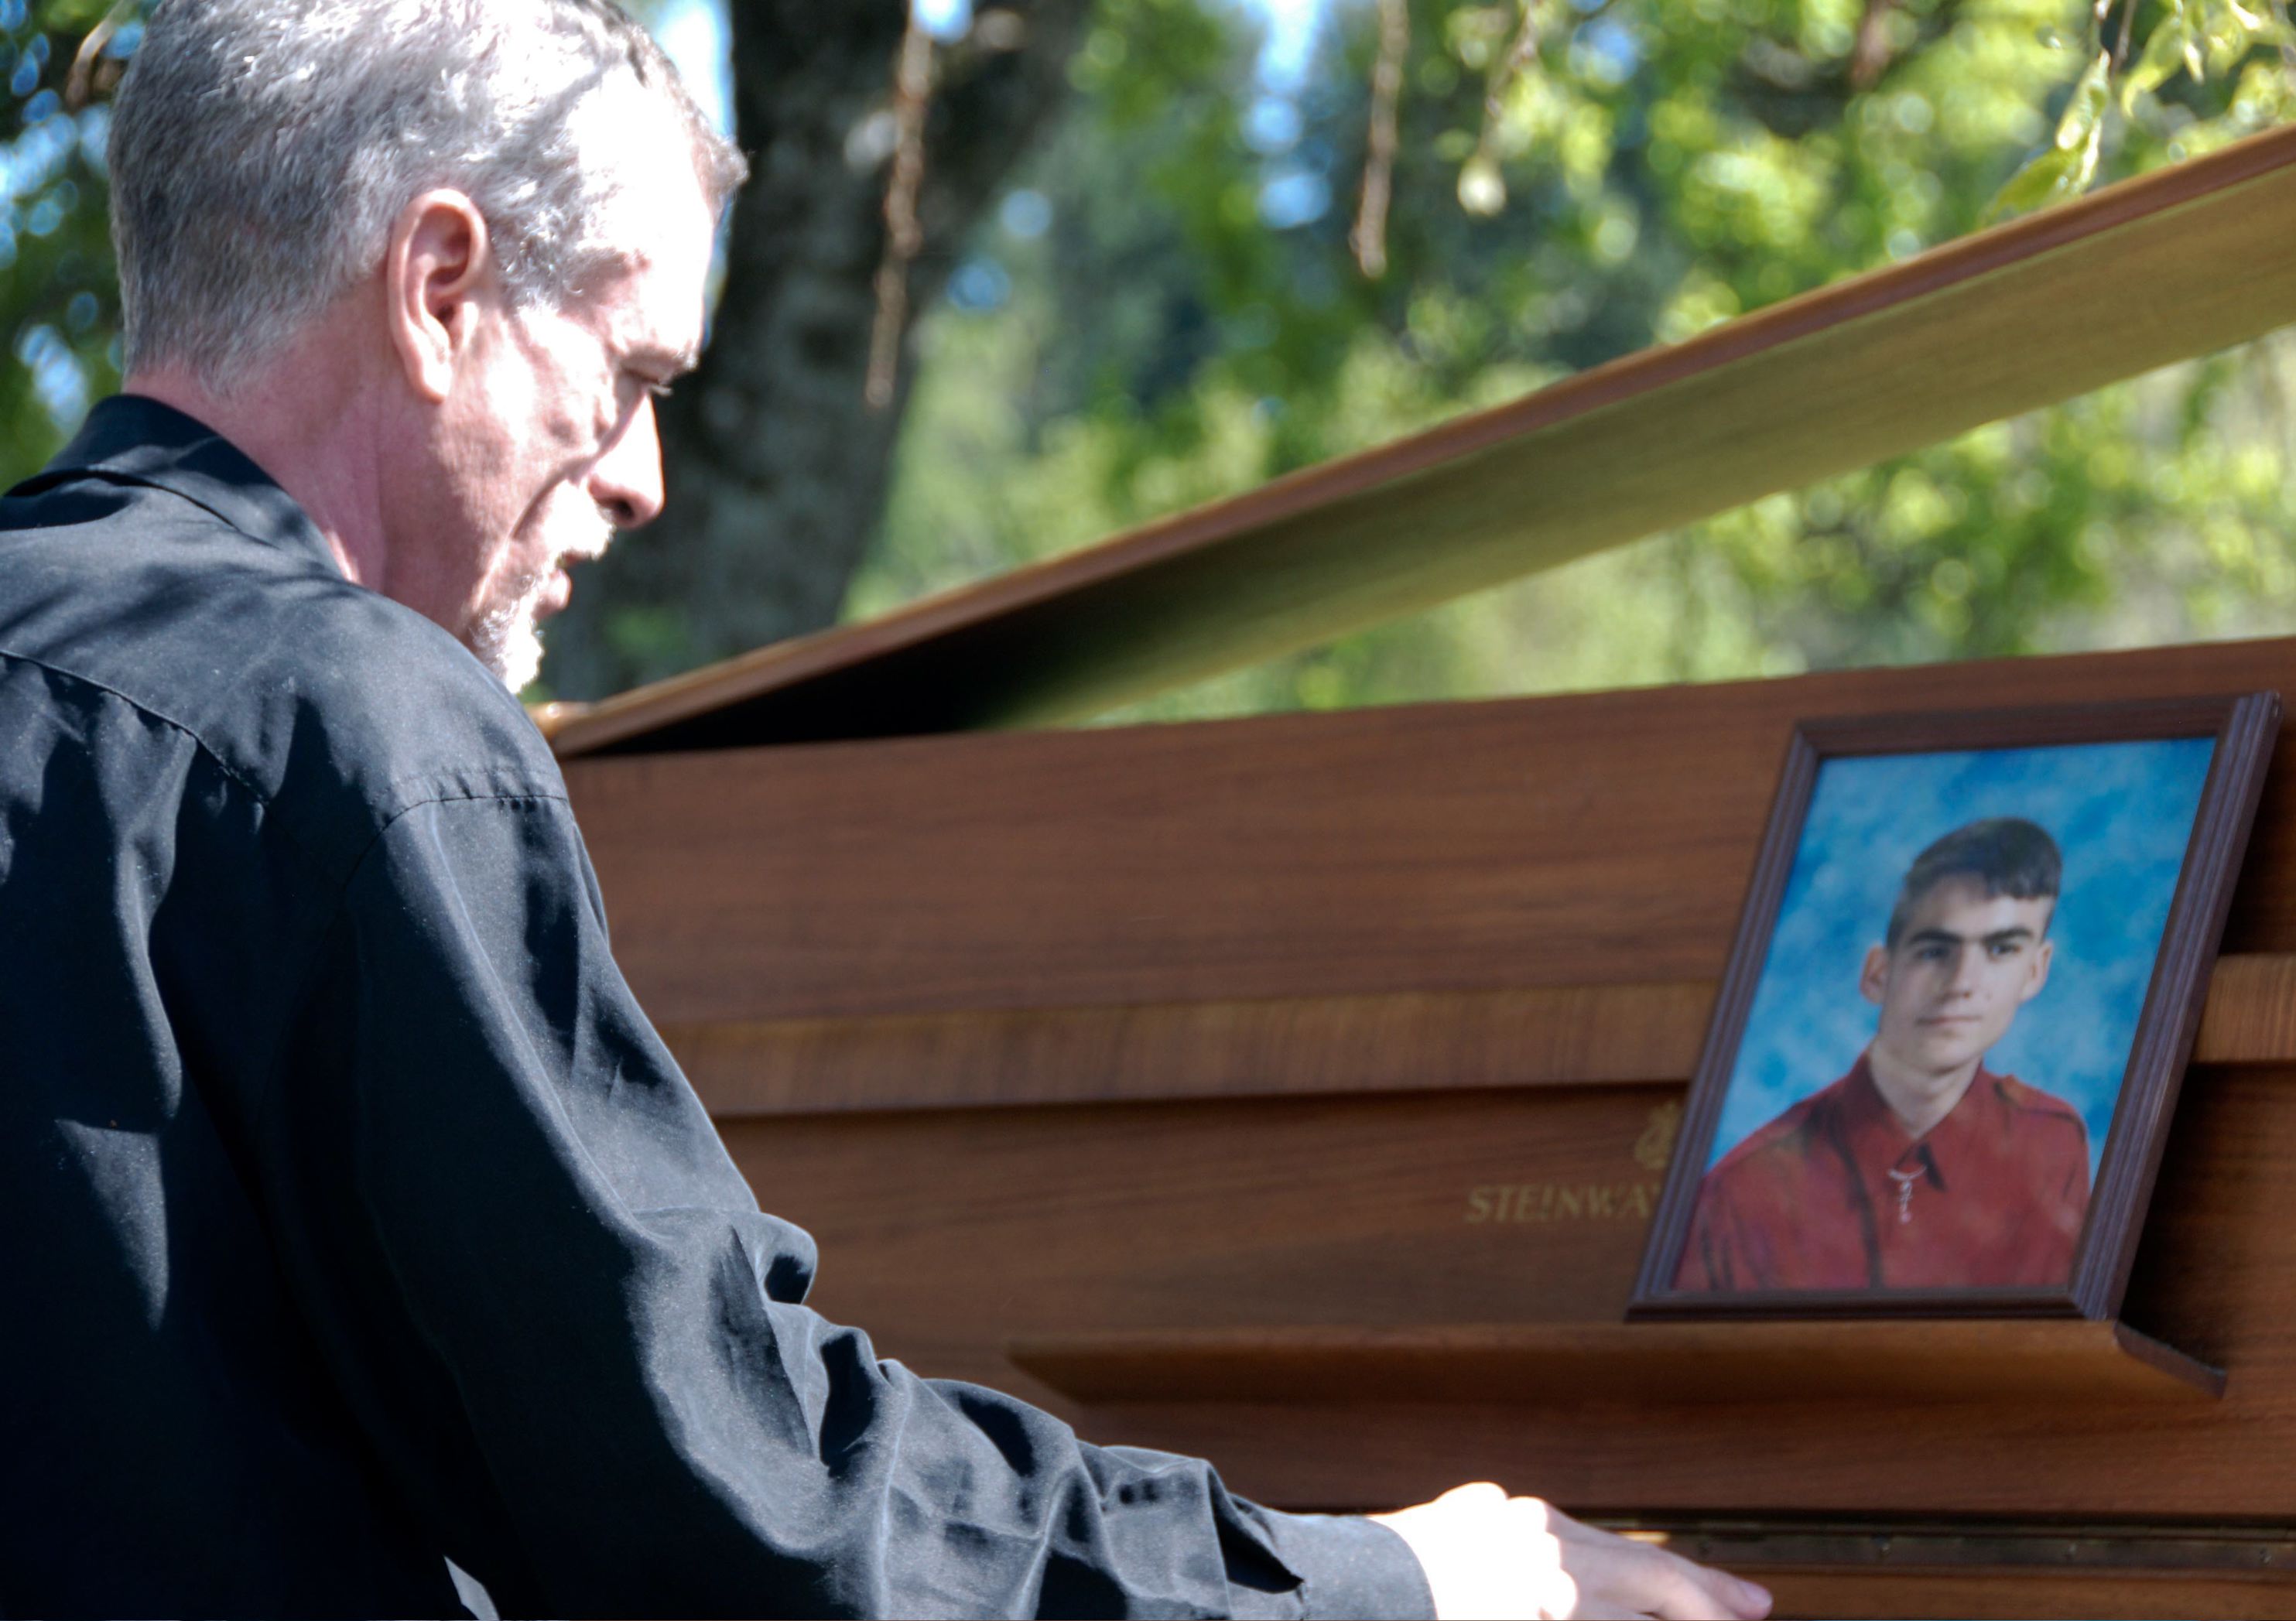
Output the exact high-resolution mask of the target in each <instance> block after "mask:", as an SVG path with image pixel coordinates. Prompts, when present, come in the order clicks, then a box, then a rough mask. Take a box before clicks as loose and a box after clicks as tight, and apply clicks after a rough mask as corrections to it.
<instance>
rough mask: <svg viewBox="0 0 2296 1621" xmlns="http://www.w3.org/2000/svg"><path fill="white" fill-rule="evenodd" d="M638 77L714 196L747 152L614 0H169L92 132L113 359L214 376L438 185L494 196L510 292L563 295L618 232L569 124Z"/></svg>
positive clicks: (248, 355)
mask: <svg viewBox="0 0 2296 1621" xmlns="http://www.w3.org/2000/svg"><path fill="white" fill-rule="evenodd" d="M634 90H635V91H639V92H651V93H652V94H653V95H655V96H657V97H659V98H660V101H661V102H662V103H664V104H666V105H667V107H668V110H669V111H671V112H672V113H673V114H674V115H675V116H676V118H677V119H679V120H680V121H681V123H682V125H683V127H684V129H685V133H686V135H687V138H688V140H689V142H690V143H691V145H692V150H693V164H694V171H695V174H696V175H697V176H698V177H699V178H700V179H701V184H702V187H703V191H704V192H705V194H706V195H707V197H708V199H709V203H710V206H711V207H712V208H713V209H720V210H722V209H723V208H724V207H725V204H726V199H727V198H728V197H730V196H731V195H732V193H733V192H734V188H735V187H737V186H739V185H740V184H741V183H742V179H743V177H744V176H745V175H746V174H747V172H748V168H747V165H746V164H744V163H743V161H742V155H741V153H740V152H739V151H737V150H735V148H734V146H733V145H732V144H731V143H729V142H727V141H726V139H725V138H724V137H723V136H722V135H718V134H717V131H716V130H714V129H712V128H711V127H709V122H708V120H707V119H705V118H704V116H703V115H702V113H701V111H700V110H699V109H698V108H697V107H696V106H695V105H694V102H693V97H692V95H691V94H689V93H688V92H687V91H686V89H685V85H684V84H683V83H682V82H681V81H680V80H679V78H678V77H677V73H676V70H675V69H674V68H672V67H671V66H670V64H669V61H668V58H666V57H664V56H663V55H662V53H661V50H660V47H659V46H658V45H655V44H654V42H653V41H652V38H651V37H648V36H647V34H646V32H645V30H644V29H642V28H640V27H639V26H638V25H637V24H636V23H635V22H634V21H632V20H630V18H629V17H628V16H627V14H626V13H625V12H623V11H622V10H621V9H620V7H619V6H618V5H616V4H613V0H162V3H161V4H160V6H159V8H158V10H157V11H156V12H155V13H154V14H153V16H152V20H151V22H150V24H149V26H148V27H147V28H146V29H145V31H144V35H143V43H142V44H141V45H138V46H137V48H136V51H135V56H134V58H133V59H132V61H131V62H130V64H129V67H128V70H127V77H126V78H125V79H124V80H123V81H122V82H121V84H120V86H119V95H118V98H117V101H116V102H115V103H114V107H113V111H112V122H111V139H110V145H109V149H108V159H109V163H110V167H111V194H112V217H111V225H112V240H113V242H114V244H115V246H116V247H117V250H118V252H119V282H120V302H121V306H122V315H123V321H122V325H123V328H124V332H123V334H122V345H123V348H124V351H125V353H124V356H123V359H124V362H125V367H126V370H127V371H128V372H130V373H134V372H135V371H137V370H140V369H143V368H146V367H150V366H153V365H158V364H170V365H179V366H184V367H186V368H188V369H190V370H191V371H192V372H193V374H194V375H196V376H197V377H198V378H199V379H200V381H201V382H202V383H204V384H205V385H206V386H207V387H209V389H214V390H216V391H217V392H219V393H220V392H227V391H228V390H229V389H230V388H231V387H232V386H233V385H234V383H235V382H236V381H240V380H241V379H242V378H243V377H244V376H245V374H246V373H247V372H248V371H249V369H250V367H251V366H252V365H253V364H256V363H257V362H258V361H260V360H262V359H263V358H264V357H265V356H267V355H269V354H271V353H273V352H274V351H275V350H276V349H278V348H280V347H281V346H282V345H283V344H284V343H285V342H287V341H288V340H290V339H291V338H292V337H294V335H295V334H296V333H297V332H299V331H301V330H302V328H303V327H304V326H305V325H306V324H307V323H309V322H310V321H311V319H312V318H313V317H315V316H316V315H318V314H319V312H320V311H321V310H323V309H324V308H325V307H326V306H327V305H328V304H329V303H331V302H332V301H333V300H334V299H337V298H338V297H340V296H341V294H343V293H344V292H346V291H348V290H349V289H350V288H351V287H353V286H354V285H356V284H357V282H359V281H360V280H361V279H362V278H364V277H365V276H366V275H367V274H370V273H371V272H372V271H373V268H374V266H376V265H377V264H378V263H379V262H380V261H381V256H382V254H383V251H384V250H385V248H386V246H387V245H388V242H389V233H390V227H391V225H392V222H393V221H394V220H395V219H396V218H397V217H398V214H399V212H400V210H401V209H404V208H405V207H406V204H407V203H408V202H410V201H413V200H414V198H415V197H417V196H419V195H420V194H421V193H422V192H424V191H426V190H428V189H430V188H431V187H433V186H447V187H453V188H455V189H457V190H459V191H462V192H466V193H467V194H468V195H469V196H470V198H471V201H473V202H474V203H476V204H477V206H478V209H479V211H480V213H481V214H483V215H484V216H485V217H486V220H487V225H488V233H489V240H490V241H491V242H492V243H493V245H494V249H495V251H496V255H497V256H498V258H499V262H500V266H501V273H502V277H503V282H504V287H505V289H506V291H508V293H509V296H510V298H511V299H512V301H513V302H514V303H517V304H521V305H531V304H536V303H543V302H550V303H563V302H564V301H565V300H566V299H568V298H569V297H570V296H571V294H572V293H573V292H574V291H576V290H577V289H578V286H579V284H580V282H581V280H582V278H583V276H584V275H585V274H587V273H588V272H589V271H590V270H592V269H594V268H595V267H596V266H598V265H600V264H601V263H602V262H604V261H606V260H608V259H610V258H611V257H612V256H613V253H614V251H615V249H616V247H617V244H614V243H611V242H601V241H598V240H596V239H595V237H594V232H593V229H592V226H593V221H594V217H595V216H596V213H597V211H598V205H599V204H600V203H601V202H602V201H603V200H604V199H605V198H606V197H607V196H608V195H610V194H611V192H612V189H613V186H614V184H615V178H614V175H613V172H612V170H611V166H609V165H605V164H602V163H600V162H599V161H597V155H596V151H595V142H593V143H592V151H591V152H590V153H589V154H588V160H587V161H585V153H584V152H583V151H582V150H581V143H580V141H579V140H578V135H579V133H580V127H581V126H583V125H586V124H589V123H593V122H594V115H595V113H596V112H597V111H599V110H598V109H597V107H596V106H595V103H596V102H598V101H599V99H600V98H601V97H606V96H613V97H620V96H624V95H627V94H628V93H629V92H631V91H634ZM620 246H622V247H625V248H626V247H627V246H628V244H620Z"/></svg>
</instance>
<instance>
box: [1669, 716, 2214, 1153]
mask: <svg viewBox="0 0 2296 1621" xmlns="http://www.w3.org/2000/svg"><path fill="white" fill-rule="evenodd" d="M2215 749H2216V740H2215V739H2213V738H2207V737H2198V738H2177V739H2174V740H2171V741H2164V742H2135V743H2085V744H2078V745H2070V746H2063V747H2057V748H2049V749H1982V750H1977V751H1972V752H1966V753H1956V754H1907V755H1875V756H1866V757H1846V758H1837V759H1831V760H1827V761H1825V762H1824V763H1823V764H1822V765H1820V766H1819V768H1818V774H1817V786H1816V790H1815V791H1814V792H1813V793H1812V794H1811V796H1810V803H1809V815H1808V819H1807V820H1806V821H1805V822H1804V823H1803V824H1802V834H1801V842H1800V846H1799V847H1797V848H1796V850H1795V852H1794V862H1793V871H1792V874H1791V876H1790V877H1789V878H1788V879H1787V880H1786V890H1785V897H1784V904H1783V905H1781V906H1780V908H1779V911H1778V921H1777V926H1776V928H1775V929H1773V930H1772V931H1771V933H1770V946H1769V952H1768V954H1767V956H1766V957H1765V958H1764V959H1763V962H1762V974H1761V979H1760V981H1759V985H1758V986H1757V987H1756V989H1755V992H1754V1003H1753V1007H1752V1010H1751V1013H1750V1014H1749V1016H1748V1019H1747V1023H1746V1034H1745V1036H1744V1039H1743V1040H1742V1041H1741V1042H1740V1043H1739V1045H1738V1058H1737V1062H1736V1064H1735V1065H1734V1067H1733V1068H1732V1070H1731V1074H1730V1086H1729V1091H1728V1093H1726V1096H1725V1099H1724V1101H1723V1106H1722V1119H1721V1124H1720V1125H1719V1126H1718V1128H1717V1129H1716V1131H1715V1134H1714V1142H1713V1148H1712V1151H1711V1152H1710V1155H1709V1156H1708V1158H1707V1164H1708V1165H1709V1166H1711V1165H1712V1164H1713V1163H1714V1161H1715V1160H1718V1159H1719V1158H1721V1157H1722V1156H1723V1155H1724V1154H1726V1153H1727V1152H1729V1151H1730V1150H1731V1149H1732V1148H1734V1147H1735V1146H1736V1145H1737V1143H1738V1142H1739V1141H1740V1140H1741V1139H1743V1137H1744V1136H1745V1135H1746V1134H1748V1133H1749V1132H1751V1131H1753V1130H1754V1129H1755V1128H1756V1127H1758V1126H1764V1125H1767V1123H1768V1122H1769V1121H1770V1120H1772V1119H1773V1118H1775V1117H1776V1116H1777V1115H1778V1114H1779V1113H1780V1112H1781V1111H1782V1110H1784V1109H1786V1108H1787V1107H1788V1106H1790V1105H1792V1104H1793V1103H1796V1102H1799V1101H1800V1100H1801V1099H1803V1098H1806V1097H1808V1095H1809V1094H1810V1093H1814V1092H1816V1091H1818V1090H1820V1089H1821V1088H1823V1087H1825V1086H1827V1085H1831V1084H1832V1083H1833V1082H1834V1081H1836V1080H1838V1079H1840V1078H1841V1077H1842V1076H1843V1075H1845V1074H1847V1073H1848V1072H1849V1067H1850V1065H1851V1064H1853V1063H1854V1062H1856V1061H1857V1055H1858V1054H1859V1053H1860V1052H1864V1051H1865V1050H1866V1043H1867V1042H1869V1041H1871V1040H1872V1039H1873V1036H1874V1018H1875V1015H1876V1013H1877V1011H1878V1010H1877V1009H1875V1008H1874V1005H1873V1004H1872V1003H1869V1002H1867V1001H1866V999H1865V998H1864V997H1862V996H1860V995H1858V994H1857V974H1858V970H1859V968H1860V966H1861V965H1862V964H1863V963H1864V962H1865V960H1866V949H1867V948H1868V947H1869V946H1874V945H1876V944H1878V943H1879V942H1880V941H1881V938H1882V931H1883V930H1884V929H1886V928H1887V927H1888V924H1889V921H1890V906H1891V905H1892V904H1893V903H1894V902H1895V901H1896V899H1897V896H1898V885H1899V883H1900V882H1902V881H1903V880H1904V878H1905V875H1906V869H1907V867H1908V866H1910V865H1912V864H1913V860H1914V857H1915V856H1918V855H1920V854H1921V853H1922V851H1923V849H1924V848H1926V847H1928V846H1929V845H1930V844H1931V842H1932V841H1933V840H1935V839H1939V837H1941V836H1943V835H1944V834H1947V833H1949V832H1951V831H1953V830H1954V829H1956V828H1957V827H1959V826H1961V825H1962V824H1963V823H1967V822H1974V821H1976V820H1977V819H1978V818H1979V817H1980V816H2023V817H2026V818H2028V819H2029V820H2030V821H2033V822H2038V823H2040V824H2041V826H2043V827H2045V828H2046V829H2047V830H2048V831H2049V832H2050V834H2051V835H2052V836H2053V837H2054V838H2055V839H2056V841H2057V846H2058V848H2059V849H2060V850H2062V852H2063V855H2064V862H2065V868H2064V884H2063V893H2062V896H2060V897H2059V899H2058V902H2057V910H2056V915H2055V919H2054V921H2053V922H2052V923H2051V925H2050V929H2049V933H2050V937H2052V938H2053V939H2054V940H2055V941H2056V956H2055V960H2054V963H2053V964H2052V966H2051V967H2050V970H2049V982H2048V984H2047V985H2046V986H2045V987H2043V988H2042V990H2041V994H2040V995H2038V996H2036V997H2035V998H2034V999H2033V1000H2032V1001H2031V1002H2030V1003H2027V1004H2026V1006H2025V1007H2024V1009H2023V1011H2021V1012H2020V1013H2019V1014H2018V1015H2017V1021H2016V1022H2015V1023H2014V1024H2013V1025H2011V1026H2010V1027H2009V1031H2008V1034H2007V1035H2005V1036H2003V1037H2002V1039H2001V1042H2000V1044H1999V1045H1997V1047H1995V1048H1994V1049H1993V1051H1992V1052H1990V1053H1989V1054H1988V1055H1987V1056H1986V1060H1985V1063H1986V1067H1987V1068H1989V1069H1992V1070H1994V1071H1995V1072H1997V1073H1998V1074H2003V1075H2013V1076H2015V1077H2017V1078H2018V1079H2020V1080H2021V1081H2024V1082H2027V1083H2029V1084H2030V1085H2035V1086H2038V1087H2040V1088H2041V1089H2042V1090H2044V1091H2046V1092H2052V1093H2055V1094H2056V1095H2057V1096H2059V1097H2061V1098H2062V1099H2064V1100H2065V1101H2067V1102H2068V1103H2071V1105H2072V1106H2073V1107H2074V1108H2076V1109H2079V1110H2080V1111H2081V1114H2082V1116H2083V1118H2086V1119H2087V1122H2088V1142H2089V1174H2090V1176H2091V1179H2092V1180H2094V1178H2095V1174H2096V1162H2097V1160H2098V1158H2100V1157H2101V1156H2102V1155H2103V1151H2104V1140H2105V1134H2106V1131H2107V1129H2108V1128H2109V1127H2110V1126H2112V1110H2113V1106H2114V1104H2115V1103H2116V1102H2117V1101H2119V1099H2120V1081H2121V1073H2122V1071H2123V1069H2124V1068H2126V1067H2127V1065H2128V1051H2129V1048H2130V1046H2131V1044H2133V1043H2134V1042H2135V1040H2136V1019H2137V1015H2138V1013H2139V1012H2141V1011H2143V1008H2144V991H2145V987H2147V986H2148V985H2149V984H2150V983H2151V982H2152V978H2153V957H2154V955H2155V954H2157V953H2158V952H2159V950H2160V946H2161V930H2162V929H2164V928H2165V927H2166V926H2167V923H2168V921H2169V901H2170V900H2171V899H2172V898H2173V897H2174V896H2175V894H2176V888H2177V871H2178V870H2179V869H2180V868H2181V867H2182V866H2183V865H2184V861H2185V846H2186V844H2187V843H2188V842H2189V841H2190V839H2191V837H2192V831H2193V818H2194V815H2196V814H2197V812H2198V810H2199V806H2200V802H2201V788H2202V784H2203V782H2205V781H2206V780H2207V777H2208V772H2209V761H2210V757H2211V756H2212V755H2213V753H2214V752H2215Z"/></svg>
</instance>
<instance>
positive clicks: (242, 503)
mask: <svg viewBox="0 0 2296 1621" xmlns="http://www.w3.org/2000/svg"><path fill="white" fill-rule="evenodd" d="M86 478H97V479H111V480H114V481H116V482H119V483H124V484H146V485H150V486H151V487H153V488H154V489H163V490H166V491H168V492H169V493H170V494H172V495H181V496H182V497H183V498H184V500H186V501H189V502H191V503H193V504H194V505H195V506H199V507H201V508H204V509H205V510H206V511H208V512H212V513H214V514H215V515H216V516H217V518H219V519H221V520H223V521H224V522H225V523H227V524H229V525H230V526H231V527H232V528H234V529H237V530H238V531H239V532H240V533H241V534H242V535H245V536H248V537H249V538H250V539H252V540H258V541H261V542H262V543H263V544H266V545H270V546H277V547H279V548H281V549H282V550H283V551H290V552H297V553H309V554H310V555H311V556H313V557H315V558H316V559H318V560H319V561H323V562H324V563H325V564H326V566H327V567H328V569H330V570H332V571H334V572H338V573H340V564H338V563H337V562H336V561H335V555H334V553H333V552H332V550H331V549H330V548H329V547H328V545H327V541H326V537H325V536H323V535H321V534H320V533H319V528H318V526H317V525H316V524H315V523H313V522H312V521H311V520H310V516H309V514H307V512H304V511H303V509H302V508H301V507H300V506H299V505H297V504H296V502H295V498H294V497H293V496H292V495H289V494H288V493H287V492H286V491H285V490H283V489H282V488H280V487H279V485H278V483H277V482H276V481H275V479H273V478H272V477H271V475H270V474H268V473H266V472H265V471H263V470H262V469H261V468H260V467H258V466H257V465H256V464H255V463H254V462H252V461H251V460H250V459H249V458H248V456H247V454H246V453H245V452H243V451H242V450H241V449H240V448H239V447H238V446H235V445H234V444H233V443H232V442H231V441H230V440H228V439H226V438H224V437H223V436H222V435H221V434H219V433H217V431H216V430H214V429H212V428H209V426H208V425H207V424H206V423H204V422H200V421H199V420H198V419H197V418H195V417H191V416H186V415H185V414H184V413H182V412H180V411H178V410H176V408H175V407H174V406H172V405H161V404H160V402H159V401H158V400H156V399H147V398H145V397H143V396H142V395H138V394H115V395H113V396H112V397H111V398H110V399H106V400H101V401H99V402H97V404H96V406H95V408H94V410H92V411H90V412H89V413H87V421H86V422H84V423H82V424H81V426H80V430H79V432H78V433H77V434H75V435H74V436H73V437H72V440H71V443H70V444H69V445H67V446H64V447H63V449H62V450H61V451H60V452H59V453H58V454H57V455H56V457H55V459H54V460H53V461H52V462H50V463H48V465H47V466H46V468H45V469H44V470H43V471H41V472H40V473H39V474H38V476H37V477H36V478H32V479H27V480H26V481H25V482H23V483H22V484H20V485H18V486H17V487H15V488H14V489H12V490H10V491H9V492H8V493H9V494H10V495H37V494H38V493H39V492H40V491H42V490H44V489H50V488H53V487H55V486H57V485H60V484H69V483H71V482H73V481H74V480H76V479H86Z"/></svg>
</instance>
